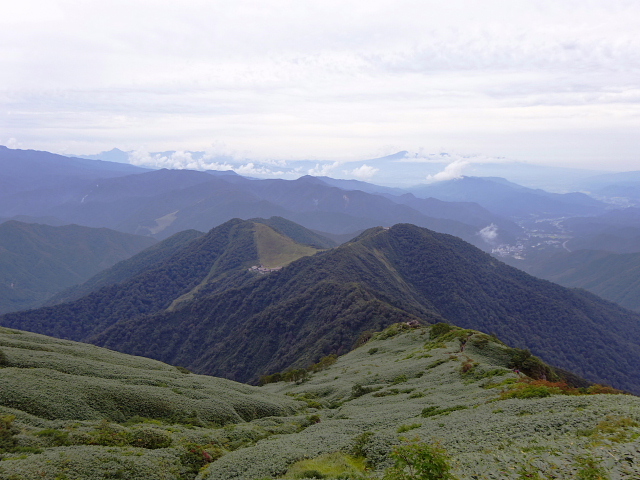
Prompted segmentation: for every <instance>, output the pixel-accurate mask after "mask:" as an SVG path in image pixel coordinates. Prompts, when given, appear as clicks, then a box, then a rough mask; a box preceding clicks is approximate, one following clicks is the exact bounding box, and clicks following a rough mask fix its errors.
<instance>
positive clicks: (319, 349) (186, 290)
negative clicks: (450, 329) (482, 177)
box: [0, 220, 640, 391]
mask: <svg viewBox="0 0 640 480" xmlns="http://www.w3.org/2000/svg"><path fill="white" fill-rule="evenodd" d="M255 238H256V235H255V225H254V224H253V223H252V222H242V221H239V220H236V221H232V222H228V223H226V224H224V225H222V226H220V227H218V228H216V229H214V230H212V231H211V232H209V234H207V235H205V236H204V237H201V238H200V239H198V240H196V241H195V242H192V243H190V244H189V245H188V246H187V247H186V248H185V249H184V250H181V251H180V252H179V253H178V254H176V256H175V257H174V258H173V260H170V261H166V262H164V263H162V264H161V265H159V266H157V268H154V269H150V270H148V271H146V272H145V273H143V274H140V275H138V276H136V277H135V278H133V279H131V280H129V281H128V282H124V283H122V284H120V285H115V286H112V287H107V288H105V289H103V290H100V291H98V292H95V293H93V294H91V295H89V296H87V297H84V298H82V299H80V300H78V301H77V302H73V303H69V304H63V305H59V306H56V307H52V308H49V309H39V310H36V311H31V312H21V313H16V314H8V315H5V316H3V317H1V318H0V324H2V325H5V326H9V327H14V328H26V329H31V330H37V331H39V332H41V333H46V334H52V335H56V336H64V337H67V338H71V339H78V340H85V341H86V340H88V341H90V342H91V343H96V344H98V345H102V346H107V347H108V348H113V349H116V350H119V351H123V352H126V353H131V354H135V355H143V356H148V357H151V358H156V359H158V360H162V361H165V362H167V363H171V364H176V365H183V366H185V367H188V368H190V369H192V370H194V371H196V372H198V373H207V374H213V375H219V376H224V377H226V378H231V379H234V380H240V381H257V379H258V377H259V376H260V375H264V374H269V373H272V372H274V371H280V370H283V369H286V368H288V367H292V366H293V367H299V366H303V365H306V364H308V363H312V362H315V361H317V360H318V359H319V358H321V357H322V356H325V355H328V354H332V353H333V354H342V353H345V352H347V351H349V350H350V349H351V348H352V347H353V345H354V344H355V343H356V342H357V340H358V338H359V337H360V336H361V335H364V334H366V332H367V331H371V330H380V329H381V328H384V327H385V326H387V325H390V324H392V323H395V322H398V321H411V320H417V321H420V322H423V323H434V322H438V321H442V320H446V321H449V322H451V323H454V324H457V325H460V326H462V327H464V328H475V329H481V330H483V331H488V332H493V333H496V334H497V335H498V336H499V337H500V338H503V339H504V340H505V341H508V342H509V343H511V344H513V345H516V346H518V347H521V348H524V347H526V348H530V349H531V350H532V351H533V352H534V353H535V354H537V355H539V356H541V357H542V358H543V359H545V360H546V361H548V362H550V363H552V364H554V365H557V366H559V367H562V368H567V369H570V370H573V371H575V372H576V373H578V374H580V375H582V376H584V377H586V378H588V379H590V380H593V381H598V382H611V383H612V384H613V385H614V386H616V387H618V388H624V389H627V390H630V391H640V374H638V372H640V347H639V345H640V315H638V314H636V313H633V312H630V311H627V310H624V309H622V308H620V307H618V306H616V305H614V304H611V303H609V302H606V301H603V300H601V299H599V298H597V297H595V296H593V295H590V294H588V293H587V292H582V291H572V290H569V289H566V288H563V287H560V286H558V285H555V284H553V283H550V282H547V281H543V280H539V279H536V278H535V277H532V276H529V275H527V274H525V273H524V272H522V271H520V270H517V269H515V268H512V267H509V266H507V265H505V264H503V263H501V262H499V261H497V260H496V259H494V258H493V257H491V256H490V255H488V254H485V253H483V252H482V251H480V250H478V249H477V248H475V247H473V246H472V245H470V244H468V243H466V242H464V241H462V240H460V239H457V238H455V237H452V236H449V235H444V234H438V233H435V232H432V231H430V230H426V229H423V228H419V227H415V226H413V225H407V224H399V225H396V226H394V227H392V228H389V229H384V228H377V229H371V230H369V231H367V232H365V233H363V234H362V235H360V236H359V237H357V238H356V239H354V240H353V241H351V242H349V243H347V244H344V245H342V246H340V247H338V248H335V249H332V250H329V251H326V252H323V253H318V254H316V255H313V256H307V257H303V258H301V259H299V260H296V261H293V262H292V263H290V264H289V265H287V266H285V267H284V268H282V269H281V270H279V271H274V272H271V273H268V274H260V273H257V272H256V273H254V272H251V271H248V270H247V268H248V267H249V266H251V265H255V264H256V263H257V262H258V261H259V257H258V247H257V245H256V242H255Z"/></svg>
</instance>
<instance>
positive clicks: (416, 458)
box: [383, 443, 455, 480]
mask: <svg viewBox="0 0 640 480" xmlns="http://www.w3.org/2000/svg"><path fill="white" fill-rule="evenodd" d="M391 457H392V458H393V461H394V465H393V467H390V468H388V469H387V470H386V471H385V473H384V477H383V478H384V480H455V477H454V476H453V475H452V474H451V473H450V470H451V467H450V466H449V459H448V457H447V454H446V452H445V451H444V449H443V448H442V447H440V446H439V445H428V444H426V443H412V444H409V445H402V446H398V447H396V448H395V449H394V450H393V452H392V453H391Z"/></svg>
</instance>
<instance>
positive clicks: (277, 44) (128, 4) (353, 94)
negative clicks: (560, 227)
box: [0, 0, 640, 179]
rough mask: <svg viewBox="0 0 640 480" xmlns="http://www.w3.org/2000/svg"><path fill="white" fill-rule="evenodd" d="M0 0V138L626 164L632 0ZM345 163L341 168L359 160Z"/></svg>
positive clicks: (639, 19) (90, 147)
mask: <svg viewBox="0 0 640 480" xmlns="http://www.w3.org/2000/svg"><path fill="white" fill-rule="evenodd" d="M3 4H4V5H3V9H2V10H3V11H2V15H0V67H1V68H0V144H4V145H7V146H9V147H12V148H33V149H40V150H47V151H52V152H56V153H63V154H93V153H97V152H100V151H103V150H110V149H111V148H114V147H117V148H120V149H122V150H125V151H132V152H134V158H132V160H133V161H134V162H138V164H144V161H149V160H148V159H149V158H153V155H150V154H149V152H161V151H166V150H174V151H178V154H177V155H178V156H177V157H176V160H175V162H174V163H173V164H171V165H184V162H183V163H182V164H180V163H179V161H178V159H177V158H178V157H179V156H180V155H181V153H180V152H186V151H204V152H206V155H207V156H208V157H209V158H218V157H221V156H222V157H225V158H235V159H244V160H246V159H251V162H250V163H251V166H252V168H253V169H254V170H256V169H258V168H271V167H268V166H269V165H276V166H277V165H278V163H280V164H281V165H284V164H287V162H289V163H288V165H289V166H291V165H293V164H294V163H295V162H293V161H295V160H301V159H304V160H308V161H311V162H312V163H313V162H314V161H317V162H319V163H317V165H318V168H319V169H322V168H324V167H326V166H327V165H329V166H330V165H338V164H340V165H343V164H345V162H346V163H348V162H349V161H355V160H362V159H367V158H376V157H381V156H384V155H388V154H392V153H395V152H398V151H400V150H407V151H409V152H410V159H411V161H412V162H418V163H419V162H424V163H429V162H434V161H435V160H434V158H435V159H437V160H438V161H440V160H441V159H438V158H437V155H438V154H439V153H440V152H447V153H449V154H451V155H452V158H456V159H457V160H456V161H457V162H458V163H457V164H455V165H452V166H450V167H449V169H450V172H451V171H454V170H456V169H458V170H460V169H461V168H462V167H464V166H465V165H467V164H468V163H469V162H471V163H473V161H474V159H482V160H483V161H486V159H498V161H519V162H528V163H533V164H544V165H555V166H563V167H584V168H592V169H607V170H617V171H622V170H639V169H640V153H639V152H640V149H639V148H638V147H639V146H640V28H638V25H639V24H640V2H638V1H635V0H607V1H599V0H580V1H574V0H561V1H558V0H552V1H547V0H527V1H523V0H477V1H476V0H447V1H446V2H443V1H440V0H438V1H433V0H416V1H404V0H393V1H386V0H385V1H380V0H362V1H349V0H340V1H334V0H322V1H307V0H293V1H287V0H270V1H268V2H265V1H246V0H234V1H233V2H230V1H216V0H207V1H192V0H183V1H180V2H177V1H175V0H172V1H163V0H156V1H139V0H126V1H119V0H110V1H108V2H105V1H104V0H102V1H93V0H73V1H71V0H70V1H62V0H61V1H56V0H21V1H20V2H3ZM145 159H147V160H145ZM460 159H463V160H460ZM505 159H506V160H505ZM172 161H173V160H172ZM336 162H337V163H336ZM465 162H466V163H465ZM243 165H245V166H246V165H249V163H247V162H246V161H245V163H243ZM305 165H306V164H305ZM353 165H357V166H353V169H351V170H350V169H349V168H346V167H345V168H346V169H343V170H342V171H344V172H347V171H350V172H353V175H352V177H353V178H363V179H367V178H369V179H370V178H371V177H373V175H374V174H375V171H374V170H375V167H373V166H372V165H367V164H353ZM365 167H366V168H365ZM305 168H306V167H305ZM272 170H273V171H276V170H277V169H272ZM307 170H311V167H310V168H309V169H307ZM456 171H457V170H456ZM372 172H373V173H372ZM442 172H444V170H443V171H442ZM442 172H441V173H442ZM319 173H321V172H319ZM443 174H444V173H443ZM425 175H426V174H425ZM428 175H431V176H432V178H435V175H438V173H434V172H431V173H428Z"/></svg>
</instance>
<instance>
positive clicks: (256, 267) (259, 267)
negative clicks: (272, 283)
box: [249, 265, 282, 274]
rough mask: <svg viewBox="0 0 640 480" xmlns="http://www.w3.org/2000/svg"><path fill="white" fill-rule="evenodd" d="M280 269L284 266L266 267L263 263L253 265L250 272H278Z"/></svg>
mask: <svg viewBox="0 0 640 480" xmlns="http://www.w3.org/2000/svg"><path fill="white" fill-rule="evenodd" d="M278 270H282V267H275V268H268V267H264V266H262V265H254V266H253V267H251V268H250V269H249V271H250V272H254V273H262V274H265V273H271V272H277V271H278Z"/></svg>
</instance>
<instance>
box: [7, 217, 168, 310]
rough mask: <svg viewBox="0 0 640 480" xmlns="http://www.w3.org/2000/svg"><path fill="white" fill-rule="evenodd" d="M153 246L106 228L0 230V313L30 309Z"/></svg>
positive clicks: (12, 226) (16, 226)
mask: <svg viewBox="0 0 640 480" xmlns="http://www.w3.org/2000/svg"><path fill="white" fill-rule="evenodd" d="M154 243H156V241H155V240H153V239H151V238H148V237H141V236H138V235H130V234H126V233H121V232H116V231H114V230H108V229H106V228H100V229H98V228H88V227H81V226H78V225H66V226H61V227H51V226H48V225H39V224H28V223H22V222H17V221H13V220H12V221H8V222H5V223H3V224H0V313H4V312H9V311H15V310H21V309H26V308H32V307H35V306H37V305H39V304H40V303H41V302H42V301H44V300H45V299H46V298H48V297H50V296H51V295H53V294H54V293H56V292H59V291H60V290H63V289H65V288H68V287H70V286H71V285H75V284H77V283H82V282H84V281H85V280H87V279H88V278H90V277H92V276H93V275H95V274H96V273H98V272H99V271H101V270H103V269H105V268H107V267H110V266H112V265H113V264H115V263H117V262H119V261H121V260H124V259H126V258H129V257H131V256H132V255H134V254H136V253H138V252H139V251H140V250H143V249H145V248H147V247H149V246H151V245H153V244H154Z"/></svg>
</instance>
